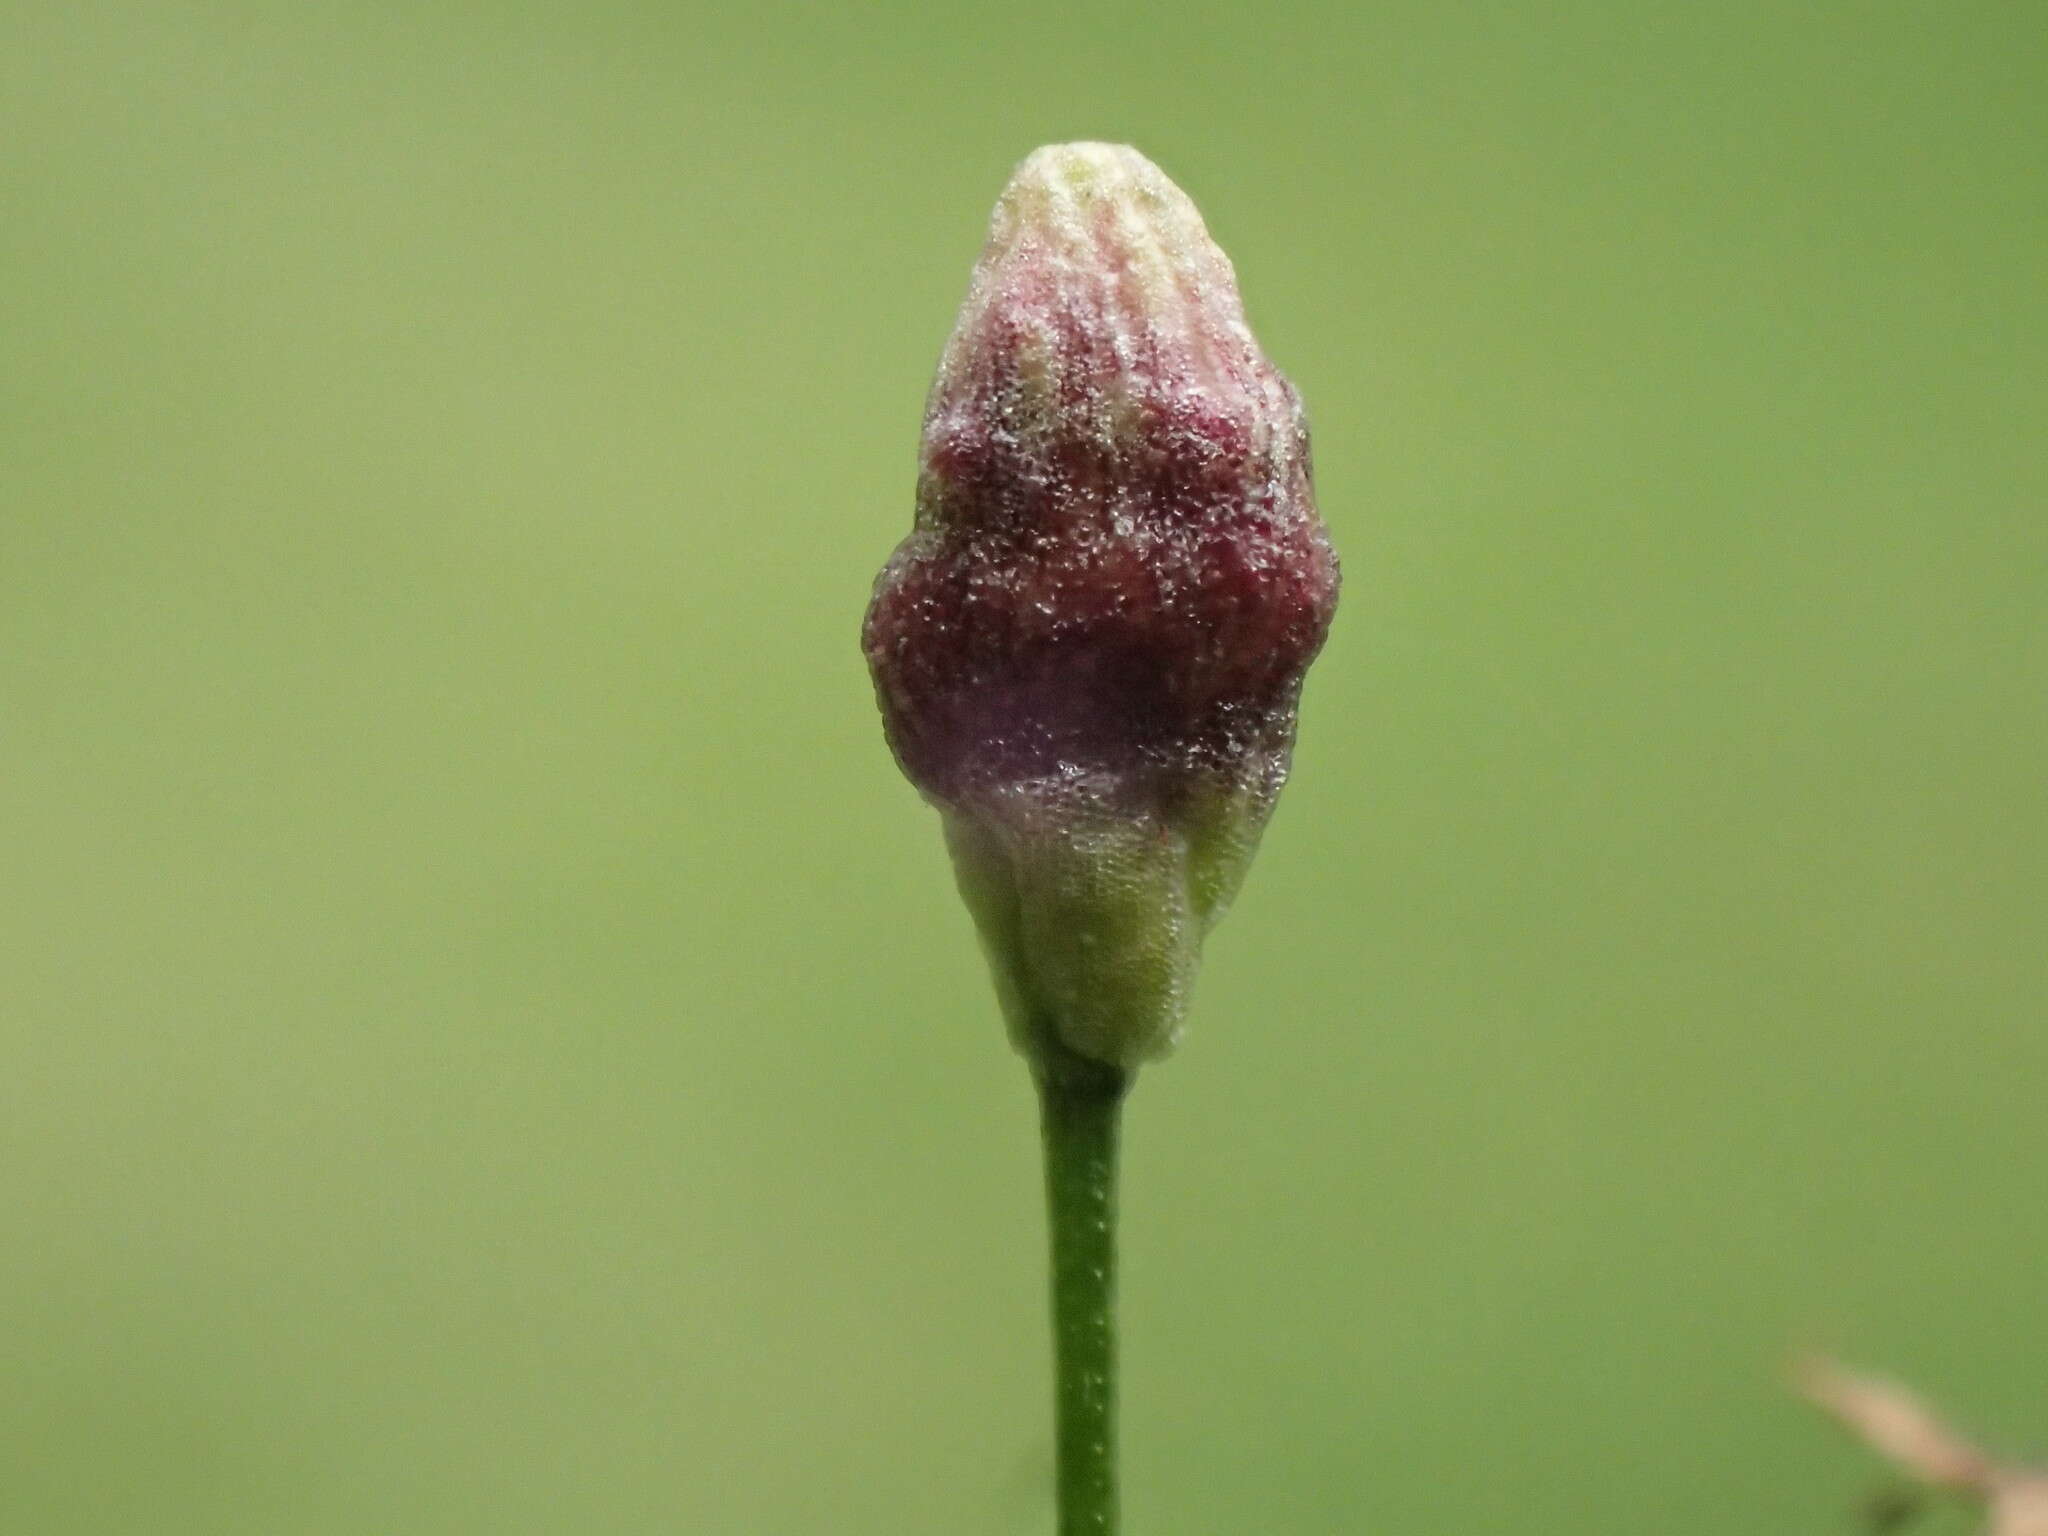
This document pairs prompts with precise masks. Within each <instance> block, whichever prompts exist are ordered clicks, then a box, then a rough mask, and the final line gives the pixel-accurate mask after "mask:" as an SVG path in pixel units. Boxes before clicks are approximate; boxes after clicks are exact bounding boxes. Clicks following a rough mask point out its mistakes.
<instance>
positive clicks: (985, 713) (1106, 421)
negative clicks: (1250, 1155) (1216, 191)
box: [862, 144, 1337, 1070]
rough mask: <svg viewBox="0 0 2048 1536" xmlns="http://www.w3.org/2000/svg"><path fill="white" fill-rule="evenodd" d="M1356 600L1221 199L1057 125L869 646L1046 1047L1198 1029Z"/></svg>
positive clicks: (882, 585)
mask: <svg viewBox="0 0 2048 1536" xmlns="http://www.w3.org/2000/svg"><path fill="white" fill-rule="evenodd" d="M1336 598H1337V561H1336V556H1335V554H1334V553H1333V552H1332V550H1331V548H1330V544H1329V539H1328V536H1327V535H1326V533H1325V531H1324V528H1323V525H1322V521H1321V519H1320V518H1319V517H1318V516H1317V514H1316V510H1315V502H1314V497H1313V492H1312V487H1311V482H1310V469H1309V451H1308V432H1307V427H1306V424H1305V422H1304V419H1303V416H1302V409H1301V402H1300V399H1299V397H1298V396H1297V395H1296V394H1295V391H1294V388H1293V386H1292V385H1290V384H1289V383H1288V382H1287V380H1286V379H1285V378H1283V377H1282V376H1281V374H1280V373H1279V371H1278V370H1277V369H1275V368H1274V367H1273V366H1272V364H1271V363H1269V362H1267V360H1266V358H1265V355H1264V354H1263V353H1262V352H1261V351H1260V350H1259V346H1258V343H1257V342H1256V341H1254V340H1253V338H1252V334H1251V332H1250V330H1249V329H1248V328H1247V327H1246V325H1245V320H1244V312H1243V307H1242V304H1241V302H1240V301H1239V298H1238V293H1237V280H1236V276H1235V274H1234V272H1233V271H1232V269H1231V265H1230V260H1229V258H1228V257H1226V256H1225V255H1224V254H1223V252H1222V251H1220V250H1219V249H1217V247H1216V245H1215V243H1214V242H1213V241H1212V240H1211V239H1210V238H1209V233H1208V230H1207V229H1206V228H1205V227H1204V225H1203V223H1202V218H1201V215H1200V214H1199V213H1198V212H1197V211H1196V210H1195V206H1194V204H1193V203H1191V202H1190V201H1189V200H1188V198H1187V195H1186V194H1185V193H1183V192H1182V191H1181V190H1180V189H1179V188H1178V187H1176V186H1175V185H1174V184H1173V183H1172V182H1171V181H1169V180H1167V178H1166V177H1165V175H1164V174H1162V173H1161V172H1160V170H1159V169H1158V168H1157V167H1156V166H1154V165H1153V164H1152V163H1151V162H1150V161H1149V160H1147V159H1145V157H1144V156H1142V155H1140V154H1139V153H1138V152H1137V151H1136V150H1133V149H1129V148H1125V147H1123V146H1119V145H1107V144H1066V145H1056V146H1051V147H1048V148H1045V149H1041V150H1038V151H1037V152H1036V153H1035V154H1033V155H1032V156H1031V157H1030V158H1029V159H1027V160H1026V161H1025V162H1024V163H1023V165H1022V166H1020V167H1019V168H1018V170H1017V172H1016V174H1015V176H1014V177H1012V179H1011V181H1010V184H1009V186H1008V187H1007V188H1006V189H1005V190H1004V192H1003V195H1002V198H1001V200H1000V201H999V202H998V203H997V204H996V210H995V217H994V221H993V225H992V227H991V229H990V232H989V238H988V243H987V245H986V246H985V247H984V249H983V251H982V254H981V260H980V262H979V264H978V265H977V266H976V268H975V272H974V279H973V283H972V285H971V287H970V288H969V290H968V294H967V299H966V302H965V303H964V304H963V305H962V307H961V310H960V317H959V320H958V322H957V323H956V325H955V327H954V331H953V334H952V337H951V339H950V340H949V341H948V342H947V344H946V349H945V353H944V355H943V357H942V358H941V360H940V363H939V370H938V375H937V377H936V378H935V379H934V381H933V383H932V388H931V394H930V397H929V399H928V400H927V402H926V406H925V417H924V438H923V444H922V460H921V466H920V474H919V477H918V486H917V517H916V523H915V526H914V528H913V530H912V532H911V533H910V535H909V537H908V538H906V539H905V540H904V541H903V543H902V544H901V545H900V546H899V547H898V548H897V550H896V552H895V554H894V556H893V557H892V558H891V559H890V561H889V563H888V564H887V565H886V566H885V567H884V568H883V571H882V573H881V576H880V577H879V578H878V580H877V581H876V584H875V593H874V600H873V602H872V604H871V605H870V607H869V609H868V614H867V623H866V625H865V627H864V630H863V633H862V644H863V649H864V650H865V652H866V654H867V659H868V664H869V667H870V669H871V670H872V672H873V674H874V679H875V691H876V695H877V698H878V700H879V702H880V705H881V711H882V719H883V725H884V728H885V731H886V733H887V735H888V739H889V744H890V746H891V748H892V749H893V750H894V752H895V754H896V759H897V761H898V762H899V763H900V764H901V766H902V768H903V771H904V772H905V774H907V775H908V776H909V778H910V779H911V781H912V782H913V783H915V784H916V785H917V786H918V788H919V789H920V790H922V791H923V792H924V794H925V796H926V797H927V798H928V799H929V800H930V801H931V802H932V803H933V804H935V805H936V806H937V807H938V808H939V810H940V811H941V812H942V813H943V816H944V819H945V827H946V838H947V845H948V847H949V849H950V850H951V853H952V856H953V860H954V865H955V870H956V872H957V874H958V877H959V882H960V887H961V891H962V894H963V895H964V896H965V898H966V900H967V904H968V906H969V908H970V910H971V911H972V912H973V915H974V917H975V919H976V922H977V924H978V926H979V928H980V930H981V934H982V939H983V942H984V946H985V948H986V949H987V951H988V954H989V959H990V963H991V967H992V969H993V971H994V973H995V978H996V984H997V990H998V992H999V994H1000V996H1001V999H1002V1002H1003V1007H1004V1012H1005V1014H1006V1016H1007V1018H1008V1020H1009V1023H1010V1028H1011V1033H1012V1035H1013V1037H1014V1038H1015V1039H1016V1041H1017V1043H1018V1045H1019V1047H1020V1049H1022V1050H1023V1051H1024V1052H1025V1054H1026V1055H1027V1056H1030V1057H1032V1058H1033V1060H1034V1061H1035V1062H1036V1063H1038V1065H1039V1066H1040V1068H1041V1070H1044V1069H1045V1066H1046V1063H1047V1061H1048V1060H1049V1059H1050V1058H1051V1057H1052V1056H1053V1055H1056V1054H1058V1053H1061V1052H1068V1053H1074V1054H1078V1055H1080V1056H1083V1057H1087V1058H1091V1059H1093V1060H1095V1061H1098V1062H1104V1063H1107V1064H1109V1065H1111V1066H1115V1067H1120V1068H1128V1067H1131V1066H1134V1065H1136V1064H1137V1063H1138V1062H1140V1061H1142V1060H1145V1059H1148V1058H1151V1057H1154V1056H1158V1055H1160V1054H1162V1053H1163V1052H1164V1051H1165V1050H1166V1049H1167V1048H1168V1047H1170V1046H1171V1044H1172V1043H1173V1040H1174V1038H1175V1035H1176V1034H1177V1032H1178V1029H1179V1026H1180V1023H1181V1020H1182V1018H1183V1016H1184V1014H1185V1012H1186V1008H1187V1001H1188V990H1189V987H1190V985H1191V983H1192V981H1193V978H1194V973H1195V968H1196V963H1197V961H1198V959H1199V956H1200V951H1201V942H1202V938H1203V935H1204V934H1205V933H1206V932H1207V930H1208V929H1209V927H1210V926H1211V925H1213V924H1214V923H1215V922H1216V920H1217V919H1218V918H1219V917H1220V916H1221V915H1222V913H1223V910H1224V908H1225V907H1226V906H1227V905H1228V904H1229V902H1230V899H1231V897H1232V895H1233V894H1234V893H1235V892H1236V890H1237V887H1238V884H1239V882H1240V880H1241V879H1242V878H1243V875H1244V871H1245V867H1246V865H1247V864H1248V862H1249V861H1250V858H1251V855H1252V852H1253V850H1254V849H1255V847H1256V845H1257V843H1258V839H1259V835H1260V833H1261V831H1262V830H1263V829H1264V826H1265V823H1266V820H1267V817H1268V816H1269V815H1270V814H1271V812H1272V809H1273V803H1274V799H1275V797H1276V796H1277V795H1278V793H1279V791H1280V786H1281V784H1282V783H1283V782H1284V781H1285V779H1286V777H1287V770H1288V763H1289V758H1290V754H1291V752H1292V749H1293V744H1294V732H1295V707H1296V701H1297V699H1298V697H1299V694H1300V690H1301V681H1302V675H1303V673H1304V671H1305V670H1306V669H1307V667H1308V664H1309V662H1310V661H1311V660H1313V659H1314V657H1315V654H1316V652H1317V651H1318V650H1319V649H1320V648H1321V646H1322V643H1323V637H1324V635H1325V633H1326V632H1327V630H1328V628H1329V623H1330V617H1331V613H1332V611H1333V609H1334V607H1335V605H1336Z"/></svg>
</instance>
